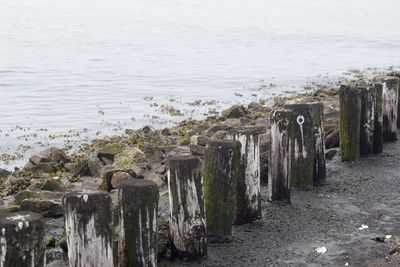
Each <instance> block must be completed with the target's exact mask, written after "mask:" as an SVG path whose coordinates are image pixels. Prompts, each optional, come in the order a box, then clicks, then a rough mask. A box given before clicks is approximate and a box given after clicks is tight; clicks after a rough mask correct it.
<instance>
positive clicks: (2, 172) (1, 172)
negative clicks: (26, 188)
mask: <svg viewBox="0 0 400 267" xmlns="http://www.w3.org/2000/svg"><path fill="white" fill-rule="evenodd" d="M10 174H11V172H9V171H7V170H6V169H2V168H0V178H5V177H7V176H9V175H10Z"/></svg>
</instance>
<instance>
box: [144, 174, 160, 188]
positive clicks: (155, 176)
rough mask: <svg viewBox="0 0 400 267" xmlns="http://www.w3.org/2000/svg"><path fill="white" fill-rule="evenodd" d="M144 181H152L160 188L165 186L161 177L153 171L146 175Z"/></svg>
mask: <svg viewBox="0 0 400 267" xmlns="http://www.w3.org/2000/svg"><path fill="white" fill-rule="evenodd" d="M144 178H145V179H148V180H152V181H153V182H155V183H156V184H157V185H158V186H159V187H162V186H163V185H165V183H164V181H163V180H162V179H161V176H160V175H158V174H157V173H156V172H154V171H150V172H148V173H146V175H145V177H144Z"/></svg>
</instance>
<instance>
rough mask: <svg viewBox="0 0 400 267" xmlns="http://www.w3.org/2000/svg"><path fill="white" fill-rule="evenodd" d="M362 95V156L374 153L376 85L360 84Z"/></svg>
mask: <svg viewBox="0 0 400 267" xmlns="http://www.w3.org/2000/svg"><path fill="white" fill-rule="evenodd" d="M358 88H359V91H360V95H361V115H360V156H367V155H369V154H373V153H374V130H375V109H376V89H375V87H374V86H370V85H367V86H359V87H358Z"/></svg>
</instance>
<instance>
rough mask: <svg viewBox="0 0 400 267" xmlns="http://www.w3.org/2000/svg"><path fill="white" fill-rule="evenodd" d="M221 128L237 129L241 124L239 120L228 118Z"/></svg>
mask: <svg viewBox="0 0 400 267" xmlns="http://www.w3.org/2000/svg"><path fill="white" fill-rule="evenodd" d="M222 126H223V127H224V128H234V127H239V126H241V122H240V119H239V118H230V119H226V120H225V121H224V122H223V123H222Z"/></svg>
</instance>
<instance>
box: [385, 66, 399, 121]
mask: <svg viewBox="0 0 400 267" xmlns="http://www.w3.org/2000/svg"><path fill="white" fill-rule="evenodd" d="M388 76H392V77H397V78H399V79H400V71H393V72H391V73H389V74H388ZM398 92H399V94H398V95H399V96H398V99H400V83H399V87H398ZM397 102H398V103H397V114H399V112H400V100H398V101H397ZM397 128H400V116H399V115H397Z"/></svg>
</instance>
